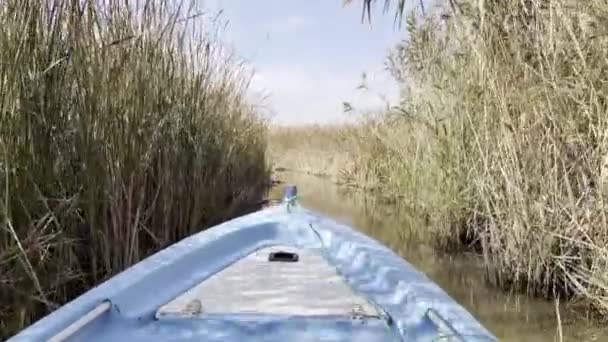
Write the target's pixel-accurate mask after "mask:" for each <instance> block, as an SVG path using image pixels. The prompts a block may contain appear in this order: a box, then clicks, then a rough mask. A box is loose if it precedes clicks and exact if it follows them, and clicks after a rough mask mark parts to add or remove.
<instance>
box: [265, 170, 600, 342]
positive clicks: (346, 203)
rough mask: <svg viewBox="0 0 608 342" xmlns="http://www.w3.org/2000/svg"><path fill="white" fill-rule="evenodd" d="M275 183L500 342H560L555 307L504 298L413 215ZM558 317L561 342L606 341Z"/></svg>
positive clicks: (319, 184)
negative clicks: (401, 265) (378, 248)
mask: <svg viewBox="0 0 608 342" xmlns="http://www.w3.org/2000/svg"><path fill="white" fill-rule="evenodd" d="M275 178H276V179H278V180H281V181H283V182H287V183H291V184H296V185H297V186H298V191H299V195H300V202H301V203H302V205H304V206H306V207H307V208H309V209H312V210H314V211H317V212H320V213H323V214H325V215H328V216H330V217H332V218H334V219H336V220H339V221H341V222H344V223H347V224H350V225H352V226H353V227H355V228H357V229H360V230H362V231H363V232H364V233H366V234H367V235H369V236H371V237H373V238H375V239H377V240H378V241H380V242H382V243H383V244H385V245H386V246H388V247H390V248H391V249H392V250H394V251H395V252H397V253H399V254H400V255H401V256H402V257H403V258H404V259H406V260H407V261H408V262H410V263H411V264H412V265H414V266H415V267H417V268H418V269H419V270H420V271H422V272H424V273H425V274H426V275H427V276H428V277H429V278H431V279H432V280H433V281H435V282H436V283H437V284H439V286H441V287H442V288H443V289H444V290H445V291H446V292H447V293H448V294H449V295H450V296H451V297H452V298H454V299H455V300H456V301H458V302H459V303H460V304H461V305H463V306H464V307H465V308H466V309H467V310H469V311H470V312H471V313H472V314H473V315H474V316H475V317H476V318H477V319H478V320H480V322H481V323H482V324H484V325H485V326H486V327H487V328H488V329H490V330H491V331H492V332H493V333H494V334H495V335H496V336H497V337H498V338H499V339H500V340H501V341H518V342H544V341H559V335H558V329H557V325H558V324H557V318H556V317H557V315H556V307H555V303H554V302H551V301H545V300H540V299H535V298H528V297H527V296H526V295H523V294H509V293H505V292H504V291H500V290H498V289H496V288H493V287H491V286H489V285H488V284H487V283H486V282H485V281H484V277H483V274H484V269H483V267H482V265H481V264H480V262H479V259H478V257H476V256H473V255H458V256H449V257H448V256H445V255H441V254H440V253H437V252H436V251H435V250H434V249H433V248H432V247H431V246H430V245H429V244H428V243H425V242H423V241H424V234H425V227H424V225H422V224H419V223H417V222H416V221H415V219H414V218H413V215H411V214H408V213H407V212H403V211H400V210H398V209H396V208H395V206H392V205H387V204H381V203H380V202H379V201H377V200H375V199H374V198H371V197H370V196H368V195H365V194H363V193H362V192H360V191H352V190H346V189H344V188H340V187H338V186H336V185H334V184H332V183H331V182H330V181H328V180H325V179H322V178H319V177H313V176H308V175H303V174H298V173H291V172H289V173H287V172H282V173H278V174H276V175H275ZM281 189H282V187H281V186H280V185H279V186H277V187H275V188H274V189H273V191H272V193H271V197H272V198H280V193H281ZM560 312H561V314H560V316H561V318H562V322H563V325H562V333H563V341H608V328H605V327H598V326H593V325H592V324H591V323H587V322H586V321H585V320H581V319H576V317H573V314H572V313H569V310H566V309H563V308H562V309H561V310H560Z"/></svg>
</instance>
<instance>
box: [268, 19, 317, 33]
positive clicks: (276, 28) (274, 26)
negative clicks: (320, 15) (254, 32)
mask: <svg viewBox="0 0 608 342" xmlns="http://www.w3.org/2000/svg"><path fill="white" fill-rule="evenodd" d="M313 24H314V18H311V17H304V16H300V15H289V16H287V17H284V18H277V19H275V20H272V21H270V22H269V23H268V24H267V25H266V29H267V30H268V32H269V33H276V32H297V31H302V30H304V29H306V28H309V27H311V26H312V25H313Z"/></svg>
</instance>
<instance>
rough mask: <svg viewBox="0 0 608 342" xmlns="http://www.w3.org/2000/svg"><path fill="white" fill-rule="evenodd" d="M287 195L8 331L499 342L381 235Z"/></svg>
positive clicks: (160, 337) (51, 337)
mask: <svg viewBox="0 0 608 342" xmlns="http://www.w3.org/2000/svg"><path fill="white" fill-rule="evenodd" d="M296 197H297V196H296V187H295V186H287V187H286V188H285V190H284V195H283V200H282V202H281V204H279V205H275V206H271V207H267V208H264V209H262V210H260V211H257V212H255V213H252V214H249V215H246V216H242V217H239V218H236V219H233V220H231V221H228V222H225V223H223V224H220V225H217V226H215V227H213V228H210V229H208V230H205V231H203V232H201V233H198V234H196V235H193V236H191V237H188V238H186V239H184V240H182V241H180V242H178V243H176V244H174V245H172V246H170V247H168V248H166V249H164V250H162V251H160V252H158V253H156V254H154V255H152V256H150V257H148V258H146V259H145V260H143V261H141V262H139V263H137V264H135V265H134V266H132V267H130V268H128V269H127V270H125V271H123V272H122V273H120V274H118V275H116V276H114V277H113V278H111V279H109V280H107V281H105V282H104V283H102V284H100V285H99V286H97V287H95V288H93V289H91V290H89V291H88V292H86V293H84V294H82V295H81V296H79V297H78V298H76V299H74V300H73V301H71V302H69V303H67V304H66V305H64V306H63V307H61V308H59V309H57V310H56V311H54V312H52V313H51V314H49V315H48V316H46V317H44V318H42V319H41V320H39V321H38V322H36V323H34V324H33V325H31V326H30V327H28V328H26V329H24V330H23V331H21V332H20V333H19V334H17V335H16V336H13V337H12V338H11V339H10V340H9V341H13V342H17V341H54V342H58V341H113V342H116V341H222V342H225V341H362V342H373V341H474V342H481V341H484V342H485V341H496V340H497V339H496V337H495V336H493V335H492V333H491V332H489V331H488V330H486V329H485V328H484V327H483V326H482V325H481V324H480V323H479V322H478V321H477V320H476V319H475V318H474V317H473V315H471V314H470V313H469V312H467V311H466V310H465V309H464V308H463V307H462V306H460V305H459V304H458V303H457V302H455V301H454V300H453V299H452V298H450V297H449V296H448V295H447V294H446V293H445V292H444V291H443V290H442V289H441V288H440V287H439V286H438V285H436V284H435V283H433V282H432V281H431V280H430V279H428V278H427V277H426V276H425V275H424V274H423V273H421V272H419V271H418V270H416V269H415V268H414V267H413V266H411V265H410V264H409V263H407V262H406V261H404V260H403V259H401V258H400V257H399V256H398V255H396V254H395V253H393V252H392V251H391V250H389V249H388V248H386V247H384V246H383V245H381V244H380V243H378V242H376V241H375V240H373V239H371V238H369V237H367V236H365V235H364V234H362V233H360V232H357V231H355V230H354V229H352V228H351V227H349V226H346V225H344V224H341V223H339V222H336V221H334V220H331V219H330V218H327V217H324V216H322V215H319V214H317V213H315V212H312V211H310V210H307V209H305V208H303V207H302V206H300V205H299V204H298V202H297V200H296Z"/></svg>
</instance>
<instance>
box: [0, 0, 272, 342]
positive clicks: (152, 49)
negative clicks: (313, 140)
mask: <svg viewBox="0 0 608 342" xmlns="http://www.w3.org/2000/svg"><path fill="white" fill-rule="evenodd" d="M200 10H201V9H200V8H197V7H196V6H195V2H194V1H192V2H191V1H181V2H176V1H168V0H167V1H165V0H161V1H97V2H96V1H84V2H83V1H63V0H44V1H38V0H18V1H17V0H7V1H3V2H2V3H1V4H0V46H2V49H0V89H1V91H0V130H1V134H0V189H2V192H1V195H0V218H1V223H0V339H1V338H4V337H7V336H9V335H11V334H13V333H14V332H16V331H18V330H19V329H21V328H22V327H24V326H27V325H29V324H30V323H31V322H32V321H34V320H36V319H37V318H39V317H40V316H41V315H44V314H45V313H48V312H50V311H52V310H54V309H56V308H57V307H58V306H60V305H61V304H62V303H64V302H66V301H68V300H70V299H71V298H74V297H75V296H76V295H78V294H80V293H81V292H83V291H85V290H86V289H88V288H90V287H91V286H93V285H94V284H97V283H99V282H101V281H103V280H104V279H107V278H108V277H110V276H111V275H113V274H116V273H117V272H119V271H121V270H123V269H125V268H126V267H128V266H129V265H131V264H133V263H135V262H137V261H139V260H141V259H142V258H144V257H146V256H147V255H149V254H151V253H153V252H154V251H157V250H159V249H160V248H162V247H164V246H167V245H168V244H170V243H172V242H175V241H177V240H179V239H180V238H183V237H185V236H187V235H189V234H192V233H194V232H196V231H198V230H200V229H202V228H204V227H206V226H209V225H211V224H214V223H218V222H220V221H222V220H225V219H227V218H229V217H231V216H234V215H235V214H236V213H238V212H241V210H243V208H244V206H245V205H246V204H248V203H251V202H252V201H255V200H256V199H257V197H258V196H261V195H263V191H264V189H265V187H266V183H267V180H268V169H267V165H266V162H265V158H266V157H265V152H266V123H265V122H264V121H263V120H261V119H260V118H259V117H258V116H257V114H256V112H255V111H254V109H253V107H252V106H251V105H250V104H248V103H247V101H246V96H245V91H246V89H247V86H248V81H249V74H248V72H247V69H246V68H245V66H244V65H243V64H242V63H240V62H239V60H238V59H237V58H236V57H235V56H233V55H232V54H231V53H230V51H228V50H227V49H225V48H224V47H223V46H222V45H221V44H219V43H218V40H217V39H216V33H217V29H218V28H219V27H220V26H221V25H220V24H221V23H220V22H219V21H217V19H215V18H211V17H209V16H208V15H205V14H204V13H203V12H200Z"/></svg>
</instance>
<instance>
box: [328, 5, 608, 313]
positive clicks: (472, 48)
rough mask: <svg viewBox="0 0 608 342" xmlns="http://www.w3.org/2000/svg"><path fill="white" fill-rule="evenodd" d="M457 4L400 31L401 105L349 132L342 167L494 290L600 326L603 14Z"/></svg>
mask: <svg viewBox="0 0 608 342" xmlns="http://www.w3.org/2000/svg"><path fill="white" fill-rule="evenodd" d="M458 3H459V5H458V6H456V7H454V8H451V7H449V6H447V9H445V10H442V11H441V12H442V13H440V14H441V15H437V16H433V17H426V18H421V17H416V16H410V17H408V18H407V29H408V31H409V34H410V38H409V39H408V40H407V41H404V42H403V43H402V44H399V46H397V47H396V49H394V51H393V53H392V55H391V56H390V58H389V62H390V63H389V64H390V66H391V71H392V73H393V75H394V76H395V77H396V79H397V80H398V81H400V82H401V84H402V86H403V88H404V90H405V91H404V97H403V99H402V104H401V105H400V106H399V107H398V108H395V109H394V110H392V111H391V112H389V113H385V115H384V117H383V118H382V119H381V120H375V121H373V122H371V123H370V122H364V123H363V124H362V125H361V126H360V127H359V128H358V129H354V130H351V131H352V132H357V133H356V134H355V135H353V136H352V137H354V138H353V139H355V138H356V139H361V141H360V142H359V143H358V145H352V144H351V145H348V146H342V147H341V148H348V150H349V151H350V152H351V155H356V156H357V158H356V159H355V160H354V161H355V162H354V164H347V165H348V168H349V169H357V170H358V172H360V173H363V174H365V175H366V176H367V177H365V178H364V181H365V182H368V183H372V184H375V186H376V187H378V188H379V189H382V190H383V191H385V192H389V193H396V195H401V196H402V197H404V198H405V199H407V200H409V201H410V202H411V204H412V205H413V206H414V207H415V208H417V209H418V213H419V214H420V215H423V216H425V217H426V218H427V219H428V220H429V221H430V222H431V228H432V229H433V231H434V232H435V233H436V234H435V235H436V237H437V241H438V244H439V245H441V246H443V247H446V248H453V247H458V248H461V247H465V248H474V249H477V250H478V251H479V252H480V253H481V254H482V255H483V258H484V260H485V264H486V265H487V268H488V276H489V279H490V281H492V282H494V283H496V284H497V285H499V286H505V287H516V288H520V289H523V290H525V291H528V292H529V293H532V294H536V295H541V296H546V297H558V296H559V297H560V298H568V299H570V303H572V302H577V303H582V304H584V307H587V308H593V309H594V310H595V311H596V312H599V313H601V314H603V316H604V317H606V315H608V248H607V247H606V246H608V220H607V201H608V188H607V181H608V178H607V177H608V120H607V118H608V116H607V112H608V86H607V84H608V60H607V59H606V56H607V55H608V35H607V34H606V33H608V20H606V18H608V6H607V5H606V3H605V1H600V0H589V1H584V2H574V1H570V0H551V1H548V0H547V1H541V0H530V1H525V2H523V1H498V0H492V1H491V0H485V1H477V0H475V1H472V0H463V1H459V2H458ZM361 132H363V133H361ZM347 141H349V142H350V141H353V140H352V139H351V140H347ZM360 147H363V148H360ZM335 150H337V151H341V150H340V149H339V148H335Z"/></svg>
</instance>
